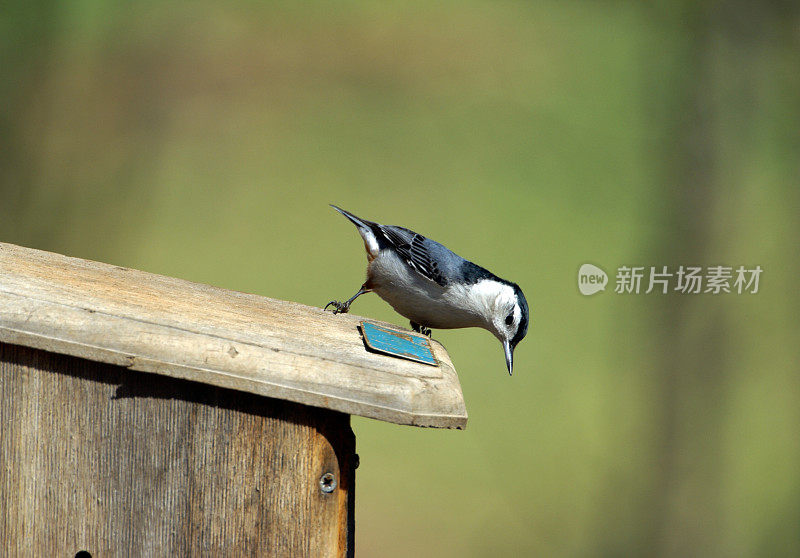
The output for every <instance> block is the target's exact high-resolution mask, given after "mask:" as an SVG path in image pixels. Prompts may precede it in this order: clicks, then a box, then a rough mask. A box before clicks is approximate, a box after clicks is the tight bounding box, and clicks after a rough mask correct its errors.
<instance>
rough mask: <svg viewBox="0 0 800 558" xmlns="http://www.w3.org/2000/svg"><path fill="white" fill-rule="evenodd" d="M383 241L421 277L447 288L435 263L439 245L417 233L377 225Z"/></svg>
mask: <svg viewBox="0 0 800 558" xmlns="http://www.w3.org/2000/svg"><path fill="white" fill-rule="evenodd" d="M378 227H379V229H380V232H381V233H382V235H383V237H384V239H386V241H387V242H388V243H389V245H390V246H391V248H393V249H394V251H395V252H397V254H398V255H399V256H400V257H401V258H403V260H405V262H406V263H407V264H408V265H409V266H411V267H412V268H413V269H414V270H416V271H417V273H419V274H420V275H422V276H423V277H425V278H427V279H430V280H431V281H435V282H436V283H438V284H439V285H441V286H442V287H445V286H447V278H446V277H445V275H444V274H443V273H442V270H441V269H440V268H439V264H438V263H437V257H436V256H437V255H438V254H436V253H435V252H437V253H438V252H439V249H442V248H443V249H445V250H447V249H446V248H444V246H441V245H440V244H439V243H437V242H434V241H432V240H429V239H427V238H425V237H424V236H422V235H421V234H419V233H415V232H414V231H411V230H408V229H406V228H403V227H395V226H387V225H378ZM448 252H449V250H448Z"/></svg>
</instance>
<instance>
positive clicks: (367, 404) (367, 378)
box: [0, 243, 467, 428]
mask: <svg viewBox="0 0 800 558" xmlns="http://www.w3.org/2000/svg"><path fill="white" fill-rule="evenodd" d="M363 319H364V318H360V317H358V316H353V315H348V314H339V315H334V314H333V313H331V312H323V311H322V309H320V308H315V307H311V306H305V305H302V304H297V303H294V302H287V301H283V300H274V299H271V298H266V297H262V296H256V295H252V294H246V293H240V292H236V291H230V290H226V289H220V288H217V287H212V286H209V285H203V284H199V283H192V282H190V281H185V280H182V279H175V278H171V277H164V276H161V275H155V274H152V273H146V272H144V271H137V270H134V269H127V268H123V267H117V266H113V265H108V264H103V263H98V262H92V261H88V260H82V259H78V258H71V257H67V256H63V255H59V254H54V253H50V252H43V251H40V250H32V249H30V248H23V247H20V246H15V245H12V244H4V243H0V341H3V342H7V343H13V344H18V345H25V346H29V347H34V348H38V349H43V350H46V351H51V352H56V353H63V354H68V355H73V356H77V357H81V358H86V359H90V360H96V361H101V362H107V363H112V364H116V365H119V366H124V367H126V368H129V369H131V370H137V371H143V372H153V373H156V374H162V375H165V376H172V377H175V378H184V379H188V380H193V381H197V382H203V383H206V384H211V385H215V386H221V387H226V388H231V389H236V390H240V391H246V392H251V393H255V394H259V395H264V396H268V397H275V398H279V399H285V400H288V401H294V402H297V403H302V404H305V405H311V406H316V407H323V408H327V409H333V410H336V411H341V412H343V413H348V414H353V415H360V416H364V417H369V418H374V419H378V420H383V421H388V422H395V423H398V424H410V425H415V426H431V427H440V428H464V427H465V426H466V422H467V413H466V409H465V406H464V398H463V395H462V393H461V386H460V384H459V381H458V376H457V375H456V371H455V369H454V368H453V364H452V363H451V361H450V357H449V356H448V354H447V351H445V349H444V347H442V345H441V344H439V343H438V342H436V341H432V342H431V346H432V348H433V352H434V356H435V357H436V360H437V361H438V362H439V366H430V365H425V364H419V363H415V362H411V361H407V360H403V359H399V358H395V357H391V356H386V355H381V354H376V353H372V352H368V351H367V350H366V349H365V346H364V342H363V339H362V338H361V335H360V332H359V329H358V325H359V323H360V321H361V320H363ZM370 321H374V320H370ZM375 323H381V322H375ZM383 325H387V326H388V327H392V328H395V329H396V326H393V325H389V324H383ZM409 333H411V332H409Z"/></svg>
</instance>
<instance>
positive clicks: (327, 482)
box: [319, 473, 336, 494]
mask: <svg viewBox="0 0 800 558" xmlns="http://www.w3.org/2000/svg"><path fill="white" fill-rule="evenodd" d="M319 488H320V490H322V491H323V492H325V493H326V494H330V493H331V492H333V491H334V490H336V477H334V476H333V473H325V474H324V475H322V476H321V477H320V478H319Z"/></svg>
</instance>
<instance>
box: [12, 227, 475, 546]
mask: <svg viewBox="0 0 800 558" xmlns="http://www.w3.org/2000/svg"><path fill="white" fill-rule="evenodd" d="M373 323H374V322H373ZM360 325H361V319H359V318H357V317H355V316H350V315H333V314H332V313H330V312H327V313H326V312H323V311H322V310H321V309H320V308H311V307H308V306H303V305H301V304H295V303H292V302H285V301H280V300H272V299H269V298H264V297H260V296H255V295H250V294H243V293H239V292H233V291H228V290H224V289H219V288H215V287H210V286H208V285H200V284H197V283H191V282H189V281H183V280H180V279H174V278H170V277H162V276H159V275H153V274H150V273H144V272H142V271H136V270H132V269H125V268H122V267H115V266H111V265H106V264H102V263H96V262H91V261H86V260H81V259H76V258H69V257H66V256H61V255H57V254H52V253H48V252H41V251H38V250H31V249H27V248H21V247H18V246H13V245H10V244H2V243H0V555H3V556H78V557H79V558H80V557H88V556H96V557H100V556H117V555H118V556H128V555H139V556H189V555H192V556H194V555H216V556H241V555H257V556H292V557H295V556H342V555H345V556H347V555H352V553H353V528H354V512H353V510H354V499H353V495H354V481H355V468H356V467H357V465H358V457H357V456H356V453H355V437H354V435H353V432H352V430H351V429H350V415H360V416H364V417H370V418H374V419H378V420H383V421H388V422H395V423H398V424H409V425H415V426H429V427H442V428H463V427H464V426H465V425H466V421H467V415H466V411H465V409H464V401H463V396H462V394H461V387H460V385H459V382H458V378H457V376H456V372H455V370H454V369H453V365H452V363H451V362H450V359H449V357H448V355H447V352H446V351H445V350H444V348H443V347H442V346H441V345H440V344H439V343H437V342H435V341H434V342H431V349H432V354H433V356H434V357H435V361H436V364H435V365H434V366H431V365H427V364H421V363H417V362H412V361H410V360H405V359H402V358H397V357H394V356H389V355H385V354H378V353H375V352H370V351H369V350H368V349H367V347H366V345H365V342H364V339H363V338H362V333H361V331H362V328H361V326H360ZM378 325H381V324H378ZM382 325H387V324H382ZM388 327H394V326H388ZM394 329H396V328H394ZM405 333H407V334H408V335H412V336H413V334H411V332H405ZM387 513H390V511H389V510H388V509H387Z"/></svg>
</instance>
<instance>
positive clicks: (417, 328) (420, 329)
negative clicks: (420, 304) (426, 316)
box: [411, 322, 431, 337]
mask: <svg viewBox="0 0 800 558" xmlns="http://www.w3.org/2000/svg"><path fill="white" fill-rule="evenodd" d="M411 329H413V330H414V331H416V332H417V333H421V334H422V335H427V336H428V337H430V336H431V328H429V327H425V326H424V325H420V324H418V323H417V322H411Z"/></svg>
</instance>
